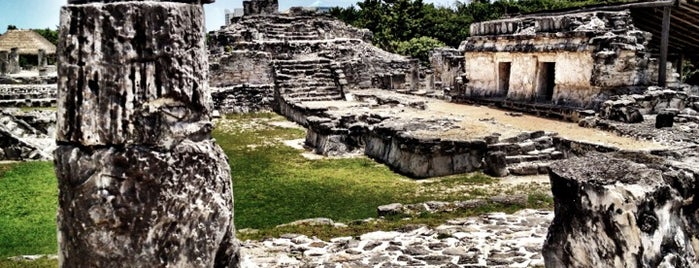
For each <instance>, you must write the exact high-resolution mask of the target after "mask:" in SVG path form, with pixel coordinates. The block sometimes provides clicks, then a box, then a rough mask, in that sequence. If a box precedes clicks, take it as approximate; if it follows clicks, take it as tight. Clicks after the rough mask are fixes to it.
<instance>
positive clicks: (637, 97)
mask: <svg viewBox="0 0 699 268" xmlns="http://www.w3.org/2000/svg"><path fill="white" fill-rule="evenodd" d="M666 110H669V111H673V112H674V113H675V114H679V115H680V116H679V117H677V118H678V119H679V118H685V119H689V120H691V121H695V122H699V116H698V115H699V96H698V95H693V94H690V93H688V92H687V91H685V90H684V89H682V88H675V89H662V88H659V87H649V88H648V90H647V91H646V92H645V93H644V94H629V95H622V96H619V97H618V98H615V99H613V100H608V101H605V102H604V103H603V104H602V107H601V109H600V112H599V117H600V118H602V119H610V120H615V121H621V122H627V123H638V122H641V121H643V118H642V117H641V118H640V120H638V119H634V118H638V117H639V116H642V115H650V114H658V113H660V112H663V111H666ZM635 114H638V115H635Z"/></svg>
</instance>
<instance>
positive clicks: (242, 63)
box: [209, 50, 274, 87]
mask: <svg viewBox="0 0 699 268" xmlns="http://www.w3.org/2000/svg"><path fill="white" fill-rule="evenodd" d="M214 59H215V62H213V61H212V62H211V64H210V75H209V84H210V85H211V86H212V87H230V86H237V85H242V84H253V85H255V84H256V85H266V84H273V83H274V79H273V77H272V67H271V63H272V55H271V54H270V53H268V52H261V51H249V50H236V51H231V52H226V53H224V54H223V55H218V56H217V57H215V58H214Z"/></svg>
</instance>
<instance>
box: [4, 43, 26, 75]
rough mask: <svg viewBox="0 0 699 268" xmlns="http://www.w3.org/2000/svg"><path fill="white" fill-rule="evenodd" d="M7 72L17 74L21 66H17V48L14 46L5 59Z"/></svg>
mask: <svg viewBox="0 0 699 268" xmlns="http://www.w3.org/2000/svg"><path fill="white" fill-rule="evenodd" d="M6 69H7V73H10V74H17V73H19V72H20V71H21V70H22V68H21V67H20V66H19V49H18V48H16V47H14V48H11V49H10V55H9V56H8V59H7V67H6Z"/></svg>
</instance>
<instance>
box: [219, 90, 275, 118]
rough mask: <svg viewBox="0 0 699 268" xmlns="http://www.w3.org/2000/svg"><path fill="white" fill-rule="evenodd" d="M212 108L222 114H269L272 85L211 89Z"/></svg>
mask: <svg viewBox="0 0 699 268" xmlns="http://www.w3.org/2000/svg"><path fill="white" fill-rule="evenodd" d="M211 97H212V99H213V101H214V107H216V109H218V110H219V112H221V113H224V114H244V113H257V112H271V111H272V109H273V107H274V87H273V86H272V85H248V84H243V85H237V86H233V87H223V88H212V89H211Z"/></svg>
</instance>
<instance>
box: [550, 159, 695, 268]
mask: <svg viewBox="0 0 699 268" xmlns="http://www.w3.org/2000/svg"><path fill="white" fill-rule="evenodd" d="M629 159H634V160H635V161H638V160H641V161H644V162H647V163H646V164H639V163H634V162H631V161H629V160H626V159H623V158H613V157H608V156H605V155H592V156H589V157H586V158H573V159H569V160H563V161H559V162H556V163H554V164H553V165H552V166H551V169H550V173H549V175H550V177H551V189H552V192H553V197H554V202H555V213H556V217H555V218H554V220H553V222H552V223H551V226H550V227H549V232H548V236H547V238H546V242H545V244H544V246H543V250H542V254H543V256H544V260H545V263H546V267H589V268H593V267H695V265H696V260H697V259H696V256H697V254H696V252H695V248H694V246H695V245H699V243H698V242H699V240H697V237H699V236H697V235H698V234H699V228H697V226H699V224H697V223H698V222H699V221H698V219H697V216H696V215H697V207H699V202H697V200H696V198H695V195H696V193H697V192H698V191H697V187H698V186H699V184H697V178H699V177H698V174H694V173H693V172H690V171H688V170H681V169H679V168H678V167H671V166H666V164H664V163H663V161H662V160H659V159H657V157H653V156H650V155H641V154H639V155H629Z"/></svg>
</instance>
